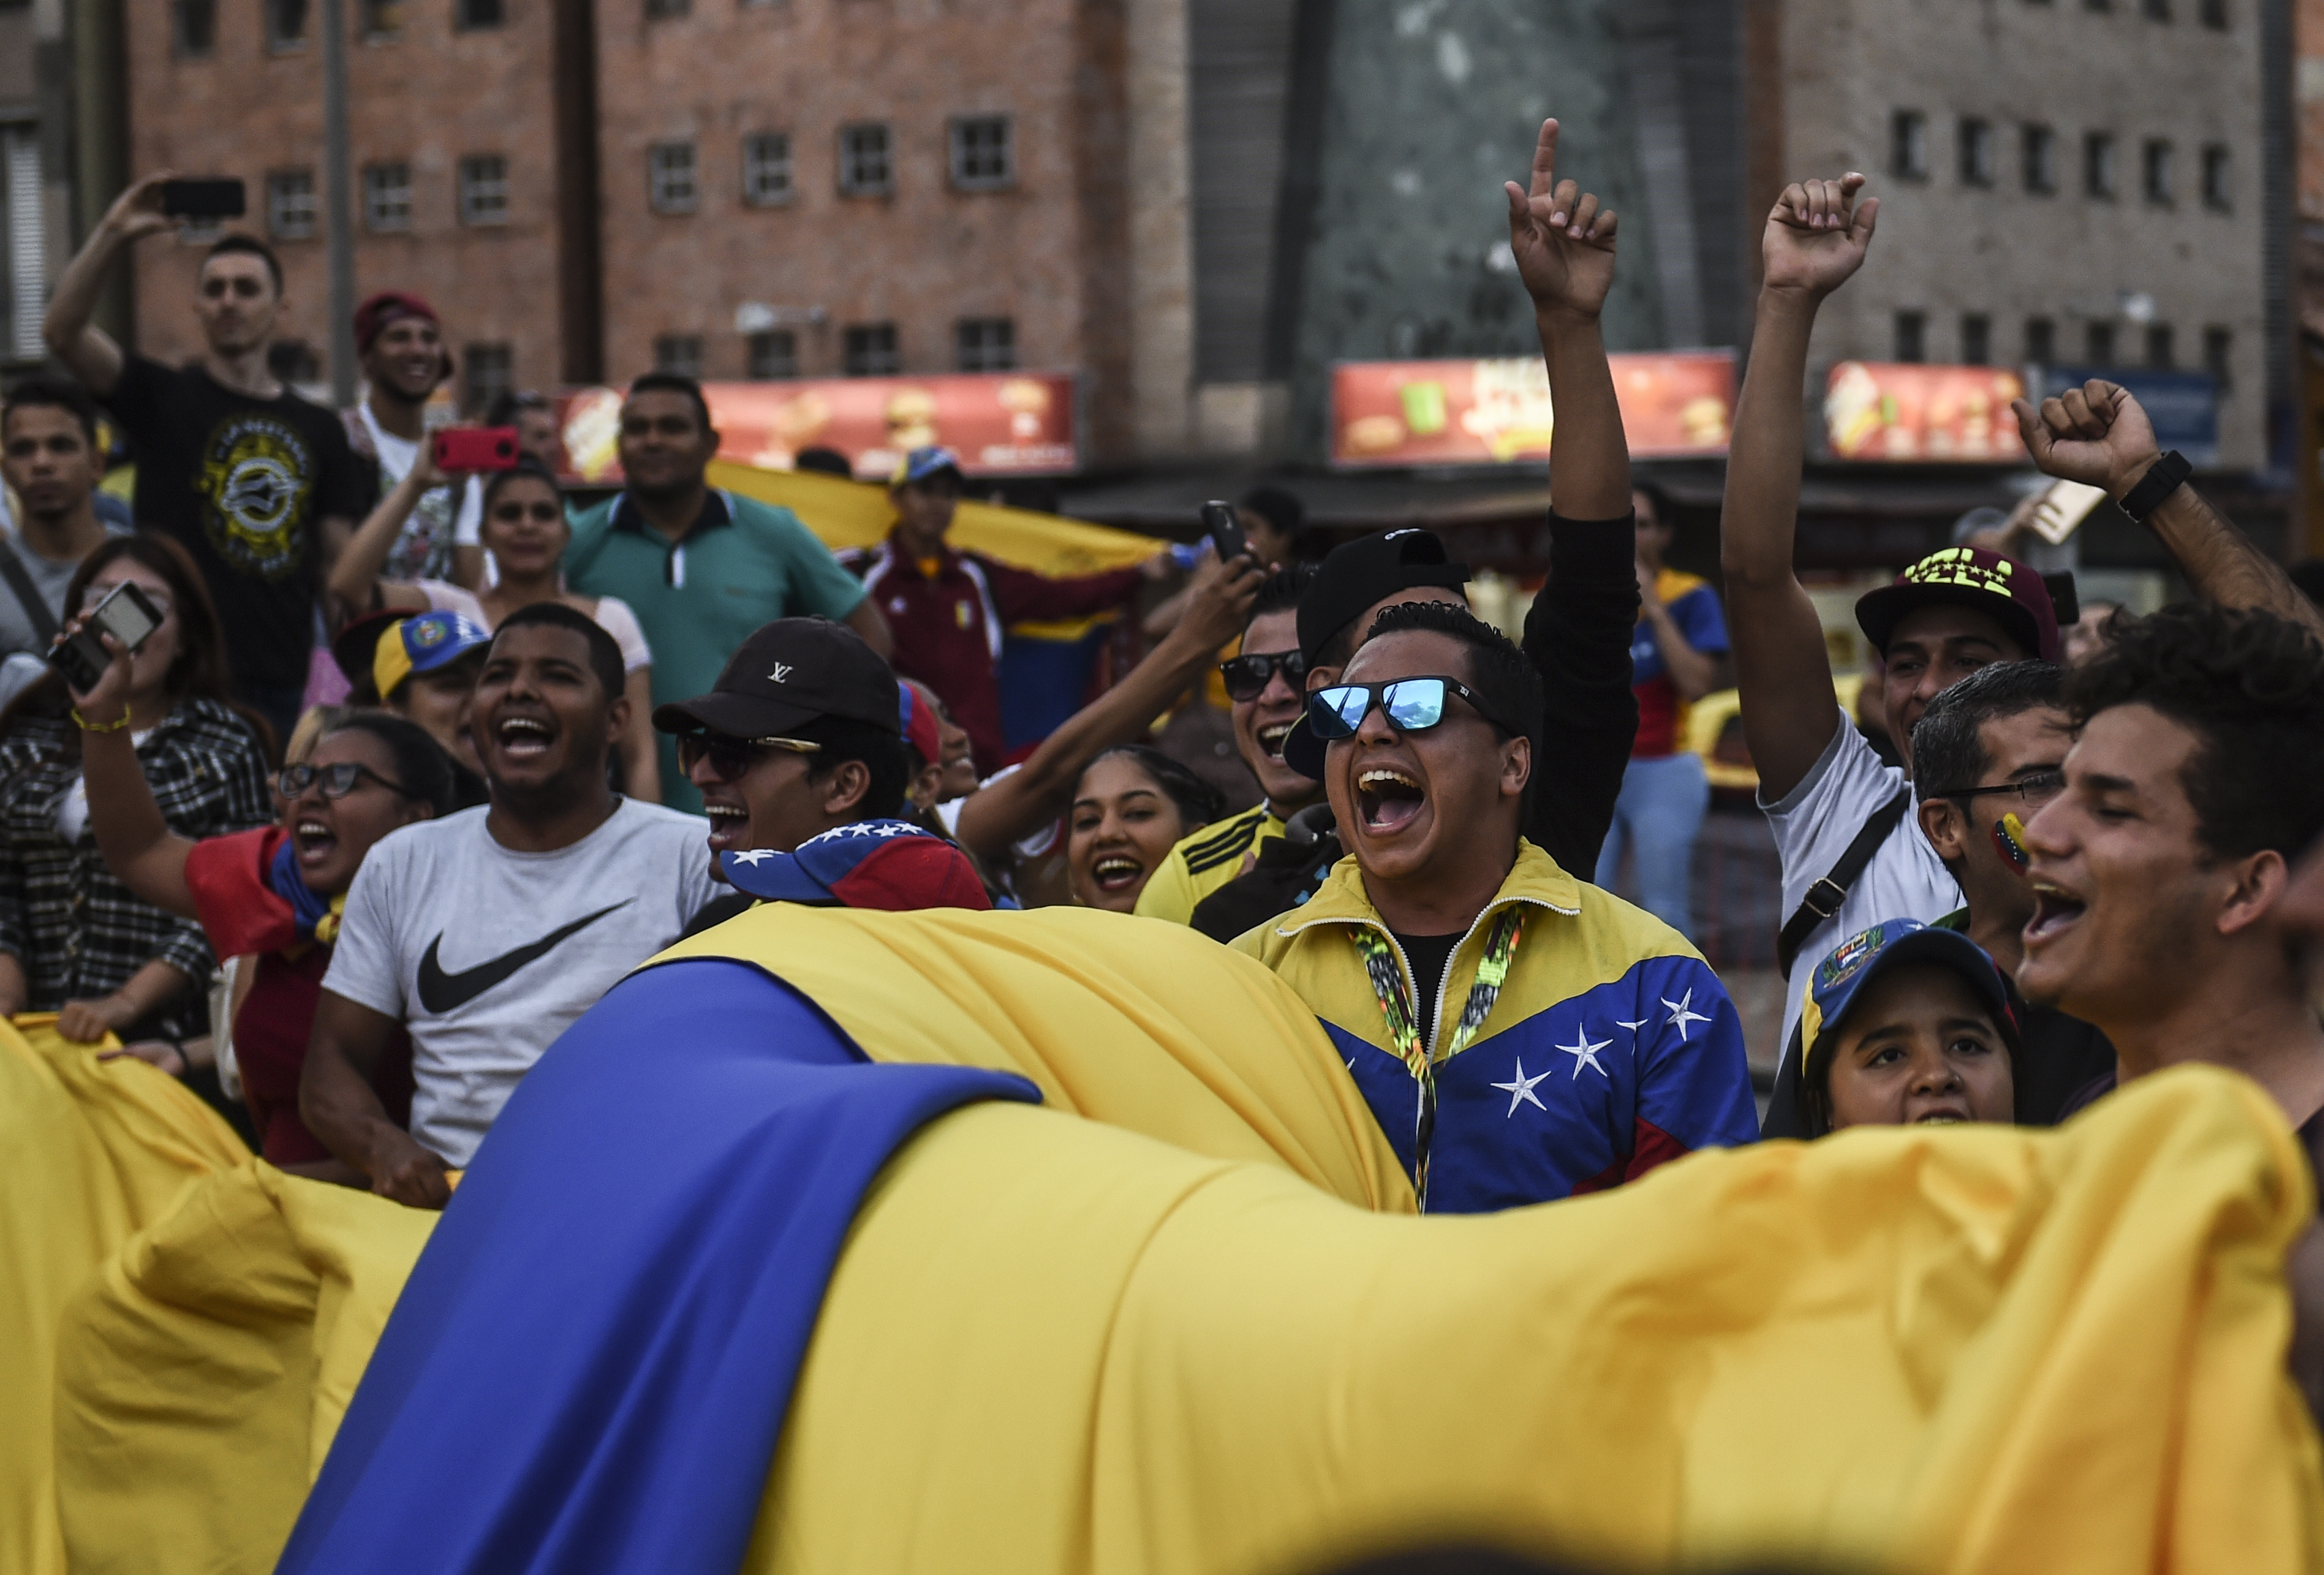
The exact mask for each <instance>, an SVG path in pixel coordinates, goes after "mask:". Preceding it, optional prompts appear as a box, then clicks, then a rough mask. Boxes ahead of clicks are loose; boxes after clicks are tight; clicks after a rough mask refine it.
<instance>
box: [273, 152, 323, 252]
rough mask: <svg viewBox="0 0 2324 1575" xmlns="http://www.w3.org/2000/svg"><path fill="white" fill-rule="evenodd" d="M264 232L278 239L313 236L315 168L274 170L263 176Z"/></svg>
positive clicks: (304, 239)
mask: <svg viewBox="0 0 2324 1575" xmlns="http://www.w3.org/2000/svg"><path fill="white" fill-rule="evenodd" d="M266 233H267V234H269V235H271V236H273V237H274V238H275V239H276V240H278V241H309V240H312V239H314V238H315V171H312V170H277V171H273V172H272V174H270V175H268V176H267V177H266Z"/></svg>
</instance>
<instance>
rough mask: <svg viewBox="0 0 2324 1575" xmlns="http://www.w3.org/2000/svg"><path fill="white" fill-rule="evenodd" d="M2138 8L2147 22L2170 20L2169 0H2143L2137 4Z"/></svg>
mask: <svg viewBox="0 0 2324 1575" xmlns="http://www.w3.org/2000/svg"><path fill="white" fill-rule="evenodd" d="M2139 10H2140V11H2141V12H2142V13H2143V14H2144V15H2145V17H2146V20H2147V21H2149V22H2168V21H2170V20H2171V0H2144V4H2143V5H2140V6H2139Z"/></svg>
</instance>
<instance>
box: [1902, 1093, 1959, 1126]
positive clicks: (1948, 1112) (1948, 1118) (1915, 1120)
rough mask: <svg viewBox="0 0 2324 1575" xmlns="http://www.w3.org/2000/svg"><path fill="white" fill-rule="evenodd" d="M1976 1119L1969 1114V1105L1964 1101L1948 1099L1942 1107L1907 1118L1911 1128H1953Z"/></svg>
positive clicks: (1907, 1123)
mask: <svg viewBox="0 0 2324 1575" xmlns="http://www.w3.org/2000/svg"><path fill="white" fill-rule="evenodd" d="M1974 1119H1976V1118H1975V1117H1974V1116H1971V1115H1970V1114H1969V1103H1968V1101H1967V1100H1963V1099H1947V1100H1946V1101H1945V1102H1944V1103H1942V1104H1941V1105H1938V1106H1936V1107H1932V1108H1931V1109H1927V1110H1923V1111H1922V1112H1920V1113H1919V1114H1918V1115H1915V1116H1910V1117H1907V1119H1906V1122H1905V1125H1907V1126H1957V1125H1959V1124H1960V1123H1961V1122H1964V1121H1971V1120H1974Z"/></svg>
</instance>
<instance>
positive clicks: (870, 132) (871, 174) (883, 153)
mask: <svg viewBox="0 0 2324 1575" xmlns="http://www.w3.org/2000/svg"><path fill="white" fill-rule="evenodd" d="M895 189H896V177H895V168H894V162H893V160H891V159H890V156H889V137H888V128H887V127H886V126H885V125H878V124H873V125H843V126H841V127H840V128H839V194H840V195H841V196H842V197H885V196H887V195H888V194H889V193H890V192H891V191H893V190H895Z"/></svg>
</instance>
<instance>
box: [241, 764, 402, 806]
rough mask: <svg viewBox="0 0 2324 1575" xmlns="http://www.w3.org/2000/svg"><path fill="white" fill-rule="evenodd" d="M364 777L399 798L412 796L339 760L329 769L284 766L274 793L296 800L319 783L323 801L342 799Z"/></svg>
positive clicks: (366, 769)
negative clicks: (321, 786)
mask: <svg viewBox="0 0 2324 1575" xmlns="http://www.w3.org/2000/svg"><path fill="white" fill-rule="evenodd" d="M365 777H369V778H370V779H371V780H372V781H374V782H375V783H379V785H380V786H382V787H383V788H385V789H386V790H387V791H388V792H392V793H393V794H395V795H396V796H397V797H398V798H405V799H408V798H410V797H411V796H412V795H411V793H410V790H409V789H407V788H405V787H404V786H403V785H402V784H401V783H393V782H390V781H388V780H387V778H385V777H383V776H382V775H380V774H379V773H377V772H375V771H374V770H373V769H372V768H371V767H370V766H368V765H359V764H356V763H355V762H354V761H352V760H342V761H339V762H338V763H337V764H332V765H308V764H304V763H301V764H298V765H286V766H284V767H283V768H282V770H281V773H280V774H277V775H276V777H275V778H274V791H275V792H279V793H281V795H282V796H283V797H284V798H286V799H295V798H297V797H298V796H299V795H300V794H301V793H303V792H306V791H307V790H308V789H309V788H310V787H312V786H314V785H315V784H316V783H318V782H319V783H322V784H323V796H324V797H325V798H327V799H334V800H336V799H343V798H346V796H347V795H348V794H349V793H351V792H355V783H359V782H361V781H363V780H364V778H365Z"/></svg>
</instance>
